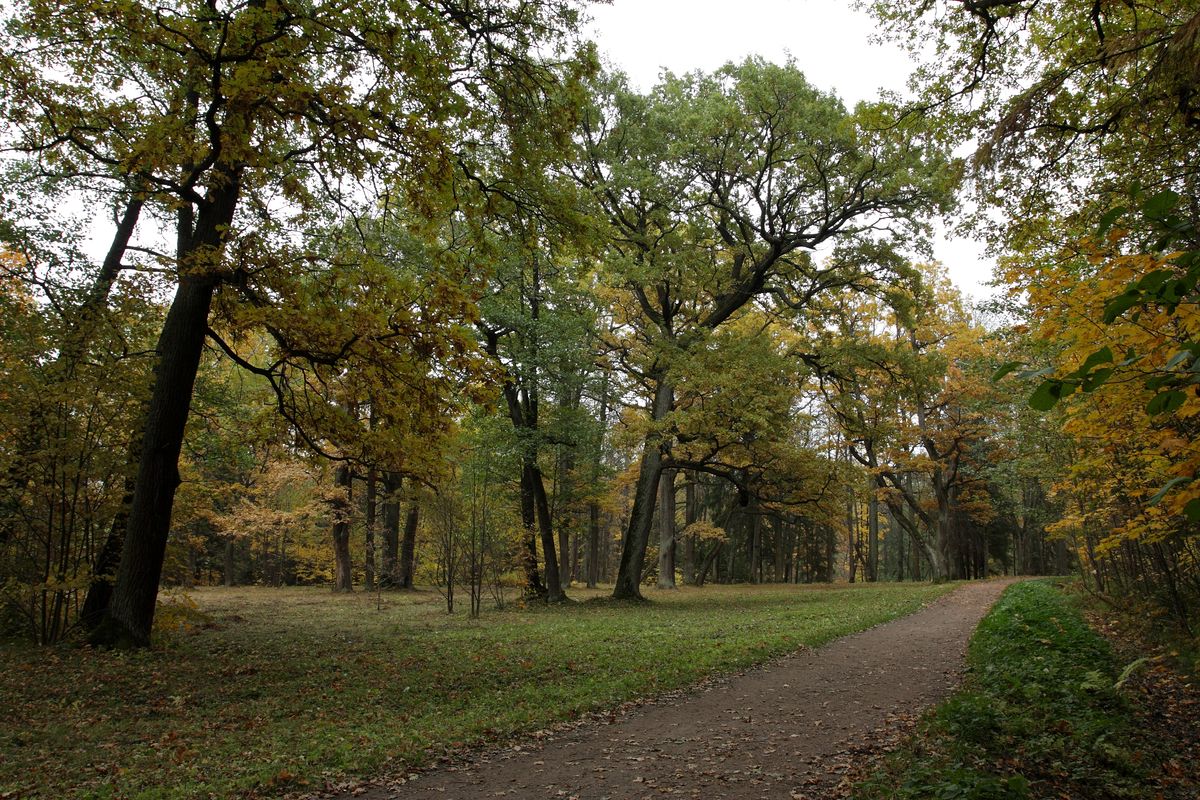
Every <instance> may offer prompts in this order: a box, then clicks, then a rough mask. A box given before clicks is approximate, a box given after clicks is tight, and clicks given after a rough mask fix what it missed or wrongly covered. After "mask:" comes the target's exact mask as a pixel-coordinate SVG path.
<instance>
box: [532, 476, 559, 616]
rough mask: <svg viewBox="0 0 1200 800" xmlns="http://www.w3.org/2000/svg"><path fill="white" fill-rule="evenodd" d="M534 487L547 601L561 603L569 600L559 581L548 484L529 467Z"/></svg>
mask: <svg viewBox="0 0 1200 800" xmlns="http://www.w3.org/2000/svg"><path fill="white" fill-rule="evenodd" d="M526 470H527V471H528V472H529V474H530V482H531V484H532V486H533V499H534V501H535V503H536V504H537V517H538V530H539V531H540V532H541V535H542V558H544V559H545V561H546V600H547V602H550V603H561V602H562V601H564V600H566V599H567V595H566V593H565V592H564V591H563V588H562V583H561V581H560V580H559V579H560V578H561V577H562V576H561V573H560V572H559V569H558V554H557V553H556V552H555V547H554V525H553V520H551V519H550V502H549V500H548V499H547V497H546V484H545V482H544V481H543V480H542V472H541V470H539V469H538V468H537V465H536V464H535V465H528V466H526Z"/></svg>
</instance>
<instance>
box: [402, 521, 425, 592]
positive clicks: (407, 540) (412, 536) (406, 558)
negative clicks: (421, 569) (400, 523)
mask: <svg viewBox="0 0 1200 800" xmlns="http://www.w3.org/2000/svg"><path fill="white" fill-rule="evenodd" d="M420 514H421V508H420V506H418V505H417V501H416V500H413V502H412V505H410V506H409V507H408V517H407V518H405V520H404V540H403V541H402V542H401V543H400V564H399V565H398V566H399V570H400V573H399V578H398V580H397V584H398V585H399V586H400V588H401V589H411V588H413V572H414V571H415V570H416V566H417V523H418V522H419V521H420Z"/></svg>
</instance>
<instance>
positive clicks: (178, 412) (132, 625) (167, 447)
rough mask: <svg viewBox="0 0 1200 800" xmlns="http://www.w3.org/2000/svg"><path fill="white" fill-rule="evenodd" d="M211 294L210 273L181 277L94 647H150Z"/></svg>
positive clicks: (165, 327)
mask: <svg viewBox="0 0 1200 800" xmlns="http://www.w3.org/2000/svg"><path fill="white" fill-rule="evenodd" d="M215 288H216V277H215V276H214V275H211V274H209V275H204V274H201V275H188V274H185V275H183V276H182V277H181V278H180V280H179V286H178V288H177V290H176V293H175V299H174V300H173V301H172V303H171V309H170V311H168V312H167V319H166V322H165V323H164V325H163V331H162V334H161V335H160V336H159V340H158V347H157V350H158V356H159V361H158V364H157V366H156V367H155V381H154V390H153V393H152V395H151V398H150V404H149V407H148V408H147V411H146V425H145V428H144V430H143V433H142V456H141V459H140V463H139V465H138V472H137V477H136V479H135V482H134V494H133V500H132V503H131V504H130V510H129V522H128V528H127V531H126V535H125V539H124V542H123V543H122V548H121V562H120V567H119V568H118V570H117V579H116V584H115V587H114V589H113V594H112V598H111V600H110V601H109V604H108V613H107V615H106V619H105V620H104V622H102V623H101V625H100V627H98V628H97V629H96V631H95V633H94V641H96V642H97V643H99V644H109V645H118V646H135V647H145V646H148V645H149V644H150V628H151V625H152V624H153V621H154V607H155V601H156V600H157V598H158V583H159V579H160V578H161V576H162V566H163V558H164V557H165V555H166V550H167V537H168V535H169V533H170V527H171V509H172V507H173V505H174V502H175V490H176V488H177V487H178V486H179V453H180V450H181V449H182V447H183V433H184V427H185V425H186V423H187V417H188V412H189V411H190V409H191V402H192V389H193V387H194V385H195V380H196V373H197V371H198V370H199V367H200V354H201V350H202V349H203V344H204V335H205V330H206V327H207V324H208V311H209V307H210V305H211V303H212V297H213V291H214V289H215Z"/></svg>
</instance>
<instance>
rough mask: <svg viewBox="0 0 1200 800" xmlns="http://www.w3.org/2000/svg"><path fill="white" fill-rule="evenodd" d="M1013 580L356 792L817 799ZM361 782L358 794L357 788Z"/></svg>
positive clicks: (927, 682)
mask: <svg viewBox="0 0 1200 800" xmlns="http://www.w3.org/2000/svg"><path fill="white" fill-rule="evenodd" d="M1010 582H1011V581H989V582H986V583H972V584H967V585H964V586H962V587H961V588H959V589H957V590H955V591H954V592H951V593H950V594H949V595H946V596H945V597H942V598H940V599H939V600H937V601H935V602H934V603H932V604H930V605H929V606H928V607H926V608H924V609H922V610H921V611H918V612H917V613H915V614H912V615H910V616H907V617H903V618H901V619H898V620H895V621H893V622H889V623H887V624H884V625H880V626H878V627H875V628H872V629H870V630H867V631H863V632H862V633H857V634H854V635H852V636H847V637H845V638H843V639H838V640H837V641H835V642H832V643H830V644H828V645H826V646H825V647H822V648H820V649H818V650H805V651H800V652H798V653H795V654H793V655H790V656H786V657H784V658H782V659H779V660H777V661H773V662H771V663H770V664H768V665H766V666H764V667H762V668H759V669H756V670H752V671H750V672H747V673H745V674H742V675H738V676H734V677H731V678H729V679H727V680H723V681H715V682H712V683H710V684H706V685H704V686H703V687H701V688H700V689H698V690H695V691H694V692H692V693H690V694H685V695H684V696H682V697H680V698H678V699H677V700H675V701H673V702H664V703H657V704H652V705H647V706H644V707H642V708H639V709H636V710H635V711H633V712H631V713H629V714H627V715H624V716H616V717H614V718H613V719H612V720H611V721H610V722H609V723H607V724H606V723H604V722H597V723H593V724H587V725H584V726H581V727H579V728H576V729H574V730H569V731H566V732H564V733H562V734H561V735H559V736H556V737H555V738H553V739H551V740H547V741H543V742H540V743H537V742H535V743H532V744H531V743H529V742H524V743H521V744H519V745H514V746H512V747H511V748H509V749H507V750H502V751H499V752H493V753H489V754H484V755H482V756H480V757H479V758H477V759H475V760H474V761H473V762H472V763H470V764H469V765H464V766H462V767H458V768H454V767H447V768H443V769H438V770H433V771H430V772H427V773H425V774H423V775H420V776H419V777H417V778H416V779H414V780H410V781H408V782H406V783H404V784H403V785H400V784H393V785H391V786H374V787H370V788H366V787H360V788H359V789H358V790H357V793H356V794H355V795H354V796H355V797H357V798H359V800H363V799H364V798H365V799H366V800H384V799H385V798H387V799H389V800H391V799H393V798H394V799H396V800H410V799H412V800H428V799H429V798H442V800H446V799H447V798H453V799H454V800H476V799H478V800H483V798H488V799H489V800H490V799H491V798H501V797H509V798H521V799H522V800H525V799H526V798H528V800H540V798H554V799H555V800H559V799H560V798H567V799H568V800H570V799H571V798H574V799H575V800H641V798H655V799H656V800H661V798H664V797H681V798H693V797H695V798H701V797H719V798H725V799H726V800H749V799H750V798H754V799H755V800H757V799H758V798H771V799H772V800H779V798H784V800H787V798H804V797H816V796H818V794H814V792H819V790H820V789H821V787H827V786H829V785H831V783H835V782H836V777H837V775H836V773H837V771H838V770H839V769H840V767H839V766H838V764H837V761H838V759H837V755H838V754H839V753H844V752H845V751H846V749H847V747H853V746H854V744H855V743H858V742H862V741H864V740H869V739H872V738H876V737H878V736H879V735H880V734H881V733H882V731H883V730H886V729H887V728H888V726H889V724H890V723H892V722H894V721H896V720H898V719H904V718H911V717H912V716H913V715H915V714H916V713H917V712H919V711H920V710H922V709H924V708H925V707H927V706H929V705H932V704H934V703H936V702H937V701H939V700H941V699H942V698H944V697H946V696H947V695H948V694H949V693H950V692H951V690H953V688H954V687H955V686H956V685H957V683H958V680H959V675H960V672H961V670H962V667H963V656H964V653H965V651H966V645H967V640H968V639H969V638H970V635H971V633H972V631H974V630H975V626H976V625H977V624H978V623H979V620H980V619H981V618H982V617H983V615H984V613H986V611H987V610H988V608H989V607H990V606H991V604H992V603H993V602H994V601H995V600H996V598H997V597H999V596H1000V593H1001V591H1003V589H1004V587H1005V586H1007V585H1008V584H1009V583H1010ZM363 788H366V791H365V792H364V791H363Z"/></svg>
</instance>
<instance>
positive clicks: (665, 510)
mask: <svg viewBox="0 0 1200 800" xmlns="http://www.w3.org/2000/svg"><path fill="white" fill-rule="evenodd" d="M658 487H659V493H660V494H661V497H660V499H659V502H660V503H662V507H661V508H660V509H659V515H658V588H659V589H674V588H675V470H673V469H666V470H663V473H662V478H661V479H660V480H659V484H658Z"/></svg>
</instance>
